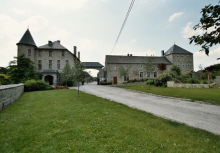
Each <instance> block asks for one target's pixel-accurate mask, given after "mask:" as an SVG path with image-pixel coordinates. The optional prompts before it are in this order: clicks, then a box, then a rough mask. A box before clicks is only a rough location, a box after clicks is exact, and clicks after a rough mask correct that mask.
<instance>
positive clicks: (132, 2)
mask: <svg viewBox="0 0 220 153" xmlns="http://www.w3.org/2000/svg"><path fill="white" fill-rule="evenodd" d="M134 2H135V0H132V1H131V4H130V7H129V9H128V12H127V14H126V17H125V19H124V22H123V24H122V27H121V30H120V32H119V34H118V37H117V39H116V41H115V44H114V47H113V49H112V51H111V54H112V52H113V50H114V49H115V46H116V44H117V42H118V39H119V37H120V35H121V32H122V30H123V28H124V26H125V23H126V22H127V19H128V16H129V14H130V12H131V9H132V7H133V5H134Z"/></svg>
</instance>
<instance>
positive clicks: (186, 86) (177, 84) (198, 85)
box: [167, 81, 216, 88]
mask: <svg viewBox="0 0 220 153" xmlns="http://www.w3.org/2000/svg"><path fill="white" fill-rule="evenodd" d="M212 86H216V83H213V84H210V87H212ZM167 87H169V88H209V84H187V83H184V84H181V83H174V81H167Z"/></svg>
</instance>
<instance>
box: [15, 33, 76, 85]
mask: <svg viewBox="0 0 220 153" xmlns="http://www.w3.org/2000/svg"><path fill="white" fill-rule="evenodd" d="M17 47H18V50H17V56H19V55H21V54H25V57H28V58H30V59H31V60H32V61H33V62H34V66H35V68H36V70H37V71H38V72H41V73H42V75H43V77H42V80H43V81H46V82H47V83H49V84H50V85H54V86H56V85H57V84H58V83H59V82H61V81H62V78H61V77H60V72H61V70H62V69H63V68H64V66H65V65H66V63H69V64H70V65H71V66H74V64H75V62H76V61H80V52H78V57H77V47H76V46H74V49H73V50H74V51H73V53H72V52H70V51H69V50H68V49H66V48H65V47H63V46H62V45H61V43H60V40H57V41H54V42H52V41H48V43H47V44H45V45H43V46H39V47H37V45H36V44H35V42H34V39H33V37H32V35H31V33H30V31H29V29H27V31H26V32H25V33H24V35H23V36H22V38H21V40H20V41H19V42H18V43H17Z"/></svg>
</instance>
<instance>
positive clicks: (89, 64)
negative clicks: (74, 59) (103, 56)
mask: <svg viewBox="0 0 220 153" xmlns="http://www.w3.org/2000/svg"><path fill="white" fill-rule="evenodd" d="M81 64H82V65H83V66H84V67H85V68H102V67H104V66H103V65H102V64H100V63H99V62H82V63H81Z"/></svg>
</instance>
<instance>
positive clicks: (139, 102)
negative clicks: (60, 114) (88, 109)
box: [73, 83, 220, 135]
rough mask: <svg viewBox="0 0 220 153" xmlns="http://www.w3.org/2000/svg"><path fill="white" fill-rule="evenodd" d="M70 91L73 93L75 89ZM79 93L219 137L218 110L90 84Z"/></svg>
mask: <svg viewBox="0 0 220 153" xmlns="http://www.w3.org/2000/svg"><path fill="white" fill-rule="evenodd" d="M73 89H76V88H75V87H74V88H73ZM80 90H81V91H83V92H86V93H89V94H93V95H96V96H98V97H102V98H106V99H109V100H112V101H115V102H118V103H122V104H125V105H127V106H129V107H133V108H137V109H139V110H143V111H146V112H149V113H152V114H154V115H156V116H159V117H163V118H166V119H170V120H173V121H177V122H180V123H185V124H187V125H189V126H192V127H196V128H200V129H203V130H206V131H209V132H212V133H214V134H217V135H220V106H217V105H211V104H204V103H198V102H189V101H186V100H183V99H176V98H165V97H162V96H155V95H151V94H148V93H142V92H138V91H131V90H126V89H121V88H114V87H109V86H98V85H96V83H90V84H86V85H83V86H80Z"/></svg>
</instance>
